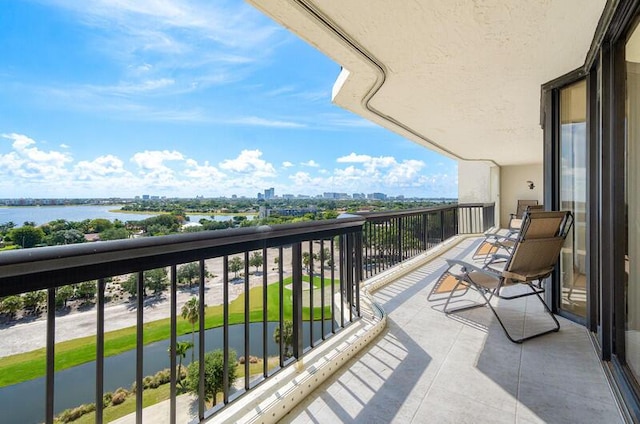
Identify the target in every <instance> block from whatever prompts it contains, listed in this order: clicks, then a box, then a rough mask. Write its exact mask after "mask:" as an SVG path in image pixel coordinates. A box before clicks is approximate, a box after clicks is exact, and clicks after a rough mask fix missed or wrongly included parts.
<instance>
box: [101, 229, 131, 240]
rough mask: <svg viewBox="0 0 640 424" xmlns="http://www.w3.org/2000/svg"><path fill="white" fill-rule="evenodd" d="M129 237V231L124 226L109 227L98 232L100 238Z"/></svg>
mask: <svg viewBox="0 0 640 424" xmlns="http://www.w3.org/2000/svg"><path fill="white" fill-rule="evenodd" d="M128 238H129V231H127V229H126V228H124V227H118V228H109V229H106V230H104V231H102V232H101V233H100V240H122V239H128Z"/></svg>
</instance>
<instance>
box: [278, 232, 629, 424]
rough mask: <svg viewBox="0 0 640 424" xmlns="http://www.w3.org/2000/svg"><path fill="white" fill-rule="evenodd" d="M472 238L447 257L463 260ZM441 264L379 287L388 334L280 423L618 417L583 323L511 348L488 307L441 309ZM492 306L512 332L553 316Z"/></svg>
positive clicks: (532, 307)
mask: <svg viewBox="0 0 640 424" xmlns="http://www.w3.org/2000/svg"><path fill="white" fill-rule="evenodd" d="M476 243H477V240H467V241H464V242H462V243H461V244H459V245H458V246H456V247H455V248H454V249H452V250H451V251H449V252H447V253H446V254H445V255H444V257H467V256H468V255H469V254H470V252H471V251H472V249H473V247H474V245H475V244H476ZM445 267H446V265H445V261H444V259H443V258H438V259H436V260H434V261H432V262H431V263H429V264H427V265H425V266H424V267H422V268H421V269H419V270H418V271H416V272H413V273H411V274H409V275H407V276H405V277H403V278H401V279H399V280H397V281H396V282H394V283H392V284H391V285H388V286H386V287H385V288H383V289H382V290H380V291H378V292H377V293H376V295H375V297H376V300H377V302H378V303H379V304H381V305H382V307H383V308H384V309H385V311H386V313H387V314H388V317H389V318H388V319H389V321H388V328H387V331H386V332H385V333H384V335H383V336H381V338H380V339H378V340H377V342H374V343H373V344H372V345H371V347H370V348H369V349H367V350H365V351H364V352H362V353H361V354H360V355H359V356H358V357H356V358H354V359H353V360H352V362H351V363H350V364H348V365H347V366H345V367H344V368H343V369H342V370H341V371H339V372H338V373H337V374H336V375H335V376H334V377H333V378H332V379H331V380H330V381H328V382H327V383H325V384H324V385H323V386H322V387H321V388H320V389H319V390H317V391H316V392H315V393H314V395H313V396H310V397H309V398H307V399H306V401H305V402H303V403H302V404H301V405H299V406H298V407H297V408H295V409H294V410H292V412H291V413H290V414H289V415H287V417H286V418H285V420H283V422H291V423H389V422H395V423H449V422H450V423H456V424H460V423H502V422H505V423H542V422H544V423H618V422H622V418H621V415H620V413H619V411H618V408H617V406H616V404H615V402H614V398H613V395H612V394H611V391H610V389H609V386H608V383H607V380H606V377H605V375H604V373H603V370H602V367H601V364H600V361H599V359H598V358H597V356H596V354H595V352H594V350H593V347H592V346H591V342H590V340H589V335H588V333H587V331H586V329H585V328H584V327H582V326H579V325H576V324H574V323H572V322H570V321H567V320H564V319H562V318H559V320H560V324H561V329H560V331H559V332H558V333H552V334H549V335H546V336H543V337H540V338H537V339H533V340H529V341H527V342H525V343H524V344H521V345H516V344H513V343H511V342H509V341H508V340H507V338H506V337H505V336H504V333H503V332H502V329H501V328H500V326H499V325H498V323H497V321H496V320H495V318H494V317H493V315H492V314H491V312H490V310H489V309H488V308H486V307H485V308H478V309H474V310H470V311H467V312H461V313H458V314H455V315H451V316H446V315H445V314H444V313H442V303H443V302H441V301H434V302H428V301H427V295H428V293H429V290H430V289H431V284H433V281H435V279H436V278H437V277H438V276H439V275H440V274H441V272H442V271H443V270H444V269H445ZM498 307H499V308H500V309H499V310H500V311H501V312H503V313H504V314H505V315H504V316H505V320H506V321H508V323H509V324H508V327H509V328H510V329H511V330H513V331H520V332H521V331H522V328H525V329H526V331H527V332H528V331H530V330H531V329H534V328H545V326H546V325H548V324H549V323H550V319H549V317H548V316H546V315H544V314H543V312H542V311H543V309H542V306H541V305H540V304H539V303H538V302H537V300H536V299H535V298H533V297H529V298H524V299H520V300H516V301H509V302H505V301H500V302H499V303H498ZM522 310H526V317H523V314H522Z"/></svg>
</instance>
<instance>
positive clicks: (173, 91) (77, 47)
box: [0, 0, 457, 198]
mask: <svg viewBox="0 0 640 424" xmlns="http://www.w3.org/2000/svg"><path fill="white" fill-rule="evenodd" d="M3 12H4V13H3V14H2V15H0V46H1V47H2V50H3V53H4V54H3V56H2V57H1V58H0V76H1V78H0V96H1V97H2V99H3V100H2V101H0V191H1V193H2V197H7V198H9V197H13V198H26V197H36V198H37V197H43V198H51V197H134V196H135V195H138V194H140V193H144V192H153V193H156V194H157V195H160V196H167V197H196V196H205V197H221V196H226V197H230V196H231V195H233V194H236V195H238V196H247V197H252V196H255V195H256V193H257V192H259V191H263V190H264V189H265V188H269V187H273V188H274V189H275V191H276V192H279V193H308V194H309V195H312V196H314V195H319V194H322V193H324V192H346V193H372V192H387V193H390V194H393V195H404V196H406V197H422V198H429V197H433V198H437V197H457V165H456V162H455V161H453V160H451V159H449V158H446V157H444V156H442V155H439V154H436V153H434V152H431V151H429V150H427V149H425V148H424V147H421V146H418V145H416V144H414V143H412V142H410V141H408V140H406V139H404V138H402V137H400V136H398V135H395V134H393V133H391V132H390V131H388V130H386V129H384V128H381V127H378V126H376V125H374V124H373V123H370V122H368V121H366V120H364V119H362V118H360V117H358V116H355V115H353V114H351V113H349V112H347V111H344V110H342V109H340V108H338V107H336V106H334V105H332V104H331V88H332V85H333V82H334V80H335V77H336V76H337V74H338V72H339V71H340V67H339V65H338V64H336V63H334V62H332V61H331V60H330V59H328V58H327V57H325V56H324V55H322V54H321V53H319V52H318V51H316V50H314V49H313V48H312V47H311V46H309V45H307V44H306V43H304V42H303V41H301V40H299V39H298V38H296V37H295V36H293V35H292V34H290V33H289V32H288V31H286V30H285V29H283V28H281V27H279V26H278V25H277V24H275V23H273V22H272V21H270V20H269V19H268V18H266V17H265V16H263V15H261V14H260V13H259V12H257V11H256V10H254V9H252V8H251V7H250V6H248V5H246V4H244V3H239V2H235V1H216V2H215V4H212V3H211V2H180V3H178V2H170V1H169V2H163V3H161V4H158V3H157V2H152V1H139V2H135V3H132V4H127V3H113V2H107V1H101V0H93V1H87V2H71V1H64V0H51V1H41V2H40V1H39V2H29V1H26V2H12V3H10V4H7V5H5V6H4V8H3Z"/></svg>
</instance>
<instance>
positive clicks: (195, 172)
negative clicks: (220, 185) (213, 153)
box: [184, 159, 225, 183]
mask: <svg viewBox="0 0 640 424" xmlns="http://www.w3.org/2000/svg"><path fill="white" fill-rule="evenodd" d="M185 163H186V165H187V169H186V170H185V171H184V175H186V176H187V177H189V178H194V179H196V180H199V179H205V180H207V182H209V183H211V182H217V181H221V180H222V179H223V178H224V177H225V174H224V173H222V172H220V170H218V168H216V167H215V166H211V165H209V162H208V161H205V162H204V164H203V165H199V164H198V162H196V161H195V160H193V159H187V160H186V162H185Z"/></svg>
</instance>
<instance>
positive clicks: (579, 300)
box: [560, 80, 587, 317]
mask: <svg viewBox="0 0 640 424" xmlns="http://www.w3.org/2000/svg"><path fill="white" fill-rule="evenodd" d="M586 100H587V84H586V81H585V80H582V81H580V82H577V83H575V84H572V85H571V86H569V87H566V88H564V89H562V90H561V91H560V124H561V126H560V209H561V210H570V211H572V212H573V215H574V219H575V222H574V225H573V227H572V228H571V232H570V233H569V235H568V236H567V239H566V241H565V244H564V246H563V248H562V253H561V261H560V272H561V282H560V284H561V289H562V297H561V300H562V309H564V310H566V311H569V312H572V313H574V314H576V315H579V316H582V317H586V308H587V284H586V282H587V278H586V259H587V252H586V250H587V248H586V228H587V216H586V198H587V186H586V182H587V132H586V130H587V122H586V112H587V103H586Z"/></svg>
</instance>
